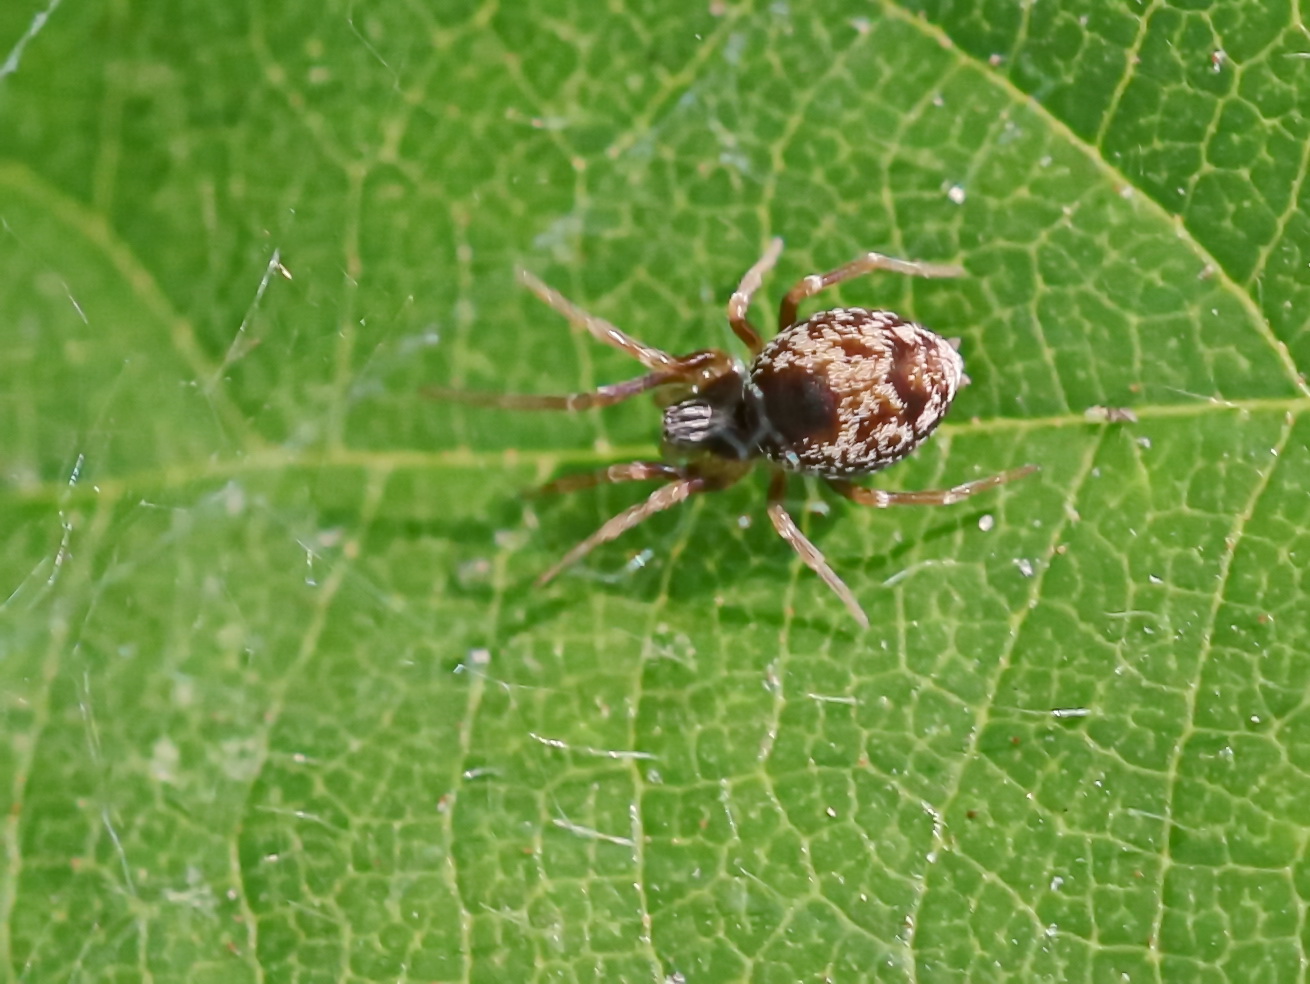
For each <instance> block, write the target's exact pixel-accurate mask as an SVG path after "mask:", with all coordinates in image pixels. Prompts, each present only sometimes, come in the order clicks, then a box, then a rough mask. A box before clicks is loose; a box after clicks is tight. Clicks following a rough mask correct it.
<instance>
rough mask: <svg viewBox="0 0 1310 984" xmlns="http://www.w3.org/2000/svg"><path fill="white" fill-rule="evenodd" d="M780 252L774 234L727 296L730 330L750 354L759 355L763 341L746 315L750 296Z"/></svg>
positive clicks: (779, 243)
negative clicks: (759, 255)
mask: <svg viewBox="0 0 1310 984" xmlns="http://www.w3.org/2000/svg"><path fill="white" fill-rule="evenodd" d="M781 253H782V239H781V238H779V237H777V236H775V237H774V238H773V239H771V240H770V241H769V245H768V248H767V249H765V250H764V255H763V256H761V257H760V258H759V259H758V260H756V261H755V265H754V266H753V267H751V268H750V269H749V270H747V271H746V275H745V276H744V277H742V278H741V283H740V284H738V285H737V289H736V290H735V291H734V292H733V295H732V297H730V298H728V324H730V325H732V330H733V331H734V332H736V334H737V337H738V338H740V339H741V340H742V342H744V343H745V345H746V347H747V348H748V349H750V350H751V355H759V353H760V349H762V348H764V341H763V339H761V338H760V333H759V332H758V331H756V330H755V326H754V325H753V324H751V323H750V319H748V318H747V317H746V311H747V309H748V308H749V307H750V304H751V296H752V295H753V294H754V293H755V292H756V291H757V290H759V289H760V285H761V284H762V283H764V275H765V274H766V273H768V272H769V271H770V270H772V269H773V265H774V264H775V263H777V262H778V256H779V255H780V254H781Z"/></svg>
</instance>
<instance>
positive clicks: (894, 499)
mask: <svg viewBox="0 0 1310 984" xmlns="http://www.w3.org/2000/svg"><path fill="white" fill-rule="evenodd" d="M1035 471H1037V466H1036V465H1022V466H1020V467H1019V468H1011V469H1010V470H1009V471H1004V472H1001V473H1000V474H999V475H991V476H988V477H987V478H979V479H977V480H975V481H972V482H965V483H964V484H963V485H955V486H952V487H951V488H949V489H925V490H924V491H921V492H887V491H885V490H884V489H866V488H864V487H863V486H861V485H856V484H855V483H853V482H848V481H846V480H845V479H841V478H827V479H824V481H826V482H827V483H828V485H830V486H831V487H832V489H833V491H835V492H836V493H837V494H838V495H843V496H845V497H846V498H847V499H850V500H851V501H852V502H858V503H859V504H860V505H862V506H877V507H879V508H881V507H883V506H949V505H950V504H951V503H953V502H959V501H960V500H961V499H967V498H969V496H971V495H977V494H978V493H979V492H985V491H986V490H987V489H994V488H996V486H998V485H1004V484H1005V483H1006V482H1013V481H1014V480H1015V479H1018V478H1023V477H1024V476H1025V475H1031V474H1032V473H1033V472H1035Z"/></svg>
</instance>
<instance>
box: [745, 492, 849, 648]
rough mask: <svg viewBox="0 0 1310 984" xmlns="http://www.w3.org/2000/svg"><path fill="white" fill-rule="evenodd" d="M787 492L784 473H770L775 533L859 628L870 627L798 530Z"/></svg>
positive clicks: (771, 511)
mask: <svg viewBox="0 0 1310 984" xmlns="http://www.w3.org/2000/svg"><path fill="white" fill-rule="evenodd" d="M786 494H787V473H786V472H784V471H782V470H781V469H779V470H777V471H775V472H774V473H773V477H772V478H771V479H770V480H769V519H770V520H771V521H772V522H773V528H774V529H775V530H777V531H778V535H779V536H780V537H782V538H783V539H784V540H786V541H787V542H788V543H789V544H791V547H792V549H793V550H795V551H796V552H797V553H798V554H800V557H801V560H803V561H805V564H806V566H808V567H809V568H810V570H812V571H814V573H815V574H818V575H819V577H821V578H822V579H823V583H824V584H826V585H828V587H830V588H832V590H833V591H835V592H836V593H837V597H838V598H840V599H841V600H842V604H843V605H845V606H846V610H847V611H849V612H850V613H851V615H853V616H854V617H855V621H857V622H859V623H860V627H861V628H863V629H867V628H868V627H869V616H868V615H866V614H864V609H863V608H861V607H860V603H859V602H858V601H856V600H855V595H854V594H853V593H852V592H851V589H850V588H848V587H847V586H846V582H845V581H843V580H842V579H841V578H839V577H838V576H837V572H836V571H834V570H833V569H832V568H831V567H829V566H828V562H827V561H826V560H825V559H824V557H823V553H822V551H820V550H819V548H818V547H816V546H815V545H814V544H813V543H811V542H810V540H809V538H808V537H806V535H805V534H804V533H802V532H801V529H800V527H799V526H797V525H796V520H794V519H793V518H792V516H791V513H789V512H787V509H786V507H785V506H784V505H783V502H782V500H783V496H785V495H786Z"/></svg>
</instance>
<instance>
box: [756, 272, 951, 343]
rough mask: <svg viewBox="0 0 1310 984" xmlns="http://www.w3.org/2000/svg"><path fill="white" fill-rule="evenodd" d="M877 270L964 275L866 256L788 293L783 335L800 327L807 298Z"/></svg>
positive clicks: (782, 319) (780, 314)
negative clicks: (799, 312)
mask: <svg viewBox="0 0 1310 984" xmlns="http://www.w3.org/2000/svg"><path fill="white" fill-rule="evenodd" d="M874 270H890V271H891V272H892V273H905V274H909V275H910V276H914V277H958V276H961V275H962V274H963V273H964V270H963V268H961V267H958V266H947V265H944V264H940V263H921V262H919V261H918V260H898V259H896V258H895V257H894V256H883V255H882V254H881V253H865V254H864V255H863V256H861V257H860V258H859V259H855V260H852V261H851V262H850V263H847V264H845V265H844V266H839V267H838V268H837V269H836V270H829V271H828V272H827V273H812V274H810V275H809V276H808V277H803V278H802V279H801V280H799V281H797V283H796V286H795V287H793V288H792V289H791V290H789V291H787V296H786V297H784V298H783V299H782V304H781V306H780V307H779V308H778V330H779V331H783V330H785V329H787V328H790V327H791V326H792V325H794V324H795V323H796V308H797V307H799V306H800V303H801V301H803V300H805V299H806V298H807V297H813V296H814V295H815V294H817V293H819V291H821V290H826V289H827V288H829V287H832V286H834V285H835V284H839V283H841V282H842V281H843V280H850V279H851V278H852V277H859V276H862V275H864V274H866V273H872V272H873V271H874Z"/></svg>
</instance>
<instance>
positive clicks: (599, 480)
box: [532, 461, 687, 495]
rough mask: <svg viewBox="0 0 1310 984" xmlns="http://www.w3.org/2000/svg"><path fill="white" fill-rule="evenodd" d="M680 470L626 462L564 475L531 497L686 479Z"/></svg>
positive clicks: (641, 462)
mask: <svg viewBox="0 0 1310 984" xmlns="http://www.w3.org/2000/svg"><path fill="white" fill-rule="evenodd" d="M686 477H687V475H686V474H685V473H684V472H683V471H682V469H680V468H675V467H674V466H673V465H666V464H664V463H663V462H662V461H628V462H625V463H624V464H621V465H610V466H609V467H608V468H602V469H600V471H594V472H585V473H584V474H581V475H565V476H564V477H563V478H557V479H555V480H554V481H553V482H547V483H546V484H545V485H543V486H542V487H541V488H539V489H533V491H532V494H533V495H552V494H554V493H556V492H580V491H581V490H582V489H590V488H594V487H595V486H597V485H615V484H617V483H619V482H648V481H650V480H651V479H653V478H662V479H664V480H666V481H670V482H671V481H674V480H676V479H679V478H686Z"/></svg>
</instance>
